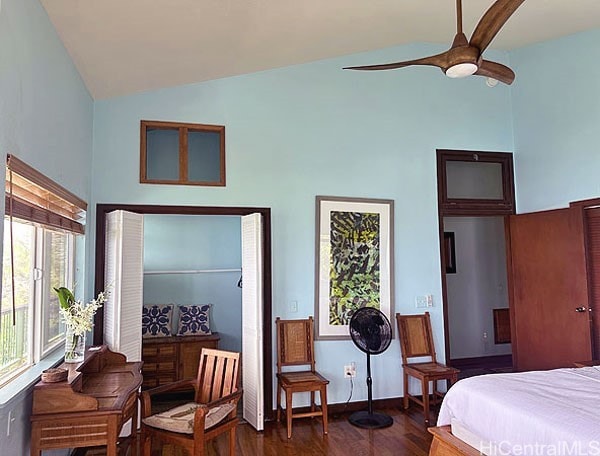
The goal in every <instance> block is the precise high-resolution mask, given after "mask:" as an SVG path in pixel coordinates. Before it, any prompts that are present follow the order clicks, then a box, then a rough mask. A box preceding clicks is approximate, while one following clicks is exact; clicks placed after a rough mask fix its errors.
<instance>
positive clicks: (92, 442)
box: [31, 345, 142, 456]
mask: <svg viewBox="0 0 600 456" xmlns="http://www.w3.org/2000/svg"><path fill="white" fill-rule="evenodd" d="M60 367H63V368H65V369H68V370H69V377H68V379H67V380H65V381H63V382H59V383H44V382H41V381H40V382H38V383H37V384H36V385H35V386H34V389H33V409H32V414H31V456H40V455H41V452H42V450H44V449H51V448H79V447H88V446H97V445H106V454H107V456H117V441H118V438H119V432H120V431H121V428H122V427H123V424H124V423H126V422H127V421H128V420H129V419H131V418H133V420H134V421H136V420H137V392H138V389H139V387H140V385H141V384H142V375H141V369H142V363H141V362H130V363H128V362H126V358H125V356H124V355H122V354H120V353H115V352H112V351H110V350H109V349H108V348H107V347H106V346H104V345H103V346H101V347H99V348H97V349H95V350H94V349H88V351H87V352H86V355H85V359H84V361H83V362H82V363H80V364H70V363H64V364H62V365H61V366H60ZM136 424H137V423H134V425H133V426H132V429H133V432H135V431H136V427H137V426H136Z"/></svg>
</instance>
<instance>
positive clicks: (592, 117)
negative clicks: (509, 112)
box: [510, 30, 600, 212]
mask: <svg viewBox="0 0 600 456" xmlns="http://www.w3.org/2000/svg"><path fill="white" fill-rule="evenodd" d="M510 61H511V66H512V67H513V69H514V70H515V72H516V74H517V80H516V81H515V84H514V87H513V95H512V101H513V123H514V135H515V149H516V164H515V168H516V183H517V186H516V187H517V206H518V210H519V212H532V211H536V210H542V209H548V208H555V207H564V206H567V205H568V203H569V202H571V201H576V200H581V199H587V198H596V197H598V196H600V178H599V176H600V128H599V127H598V126H599V125H600V63H599V62H600V30H593V31H590V32H585V33H579V34H577V35H572V36H569V37H566V38H562V39H558V40H553V41H548V42H545V43H541V44H538V45H534V46H530V47H527V48H524V49H520V50H517V51H514V52H511V54H510Z"/></svg>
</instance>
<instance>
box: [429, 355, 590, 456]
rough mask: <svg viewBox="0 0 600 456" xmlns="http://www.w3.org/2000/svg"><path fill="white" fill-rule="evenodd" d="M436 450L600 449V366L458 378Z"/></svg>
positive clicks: (442, 455) (437, 431)
mask: <svg viewBox="0 0 600 456" xmlns="http://www.w3.org/2000/svg"><path fill="white" fill-rule="evenodd" d="M437 425H438V427H435V428H431V429H430V432H431V433H432V434H433V436H434V438H433V442H432V445H431V449H430V453H429V454H430V455H434V456H446V455H468V456H471V455H473V456H474V455H480V454H485V455H490V456H492V455H510V454H515V455H519V454H520V455H546V454H554V455H571V454H572V455H575V454H577V455H582V454H586V455H593V454H597V455H600V367H599V366H595V367H581V368H572V369H570V368H569V369H555V370H551V371H533V372H520V373H513V374H492V375H482V376H478V377H471V378H467V379H464V380H461V381H459V382H458V383H456V384H455V385H454V386H452V388H450V390H449V391H448V393H447V394H446V397H445V398H444V401H443V403H442V407H441V409H440V414H439V417H438V422H437Z"/></svg>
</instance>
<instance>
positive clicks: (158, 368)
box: [142, 333, 220, 389]
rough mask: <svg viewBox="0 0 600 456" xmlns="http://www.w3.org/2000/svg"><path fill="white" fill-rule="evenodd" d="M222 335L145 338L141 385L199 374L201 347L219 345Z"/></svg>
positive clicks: (151, 386) (215, 346)
mask: <svg viewBox="0 0 600 456" xmlns="http://www.w3.org/2000/svg"><path fill="white" fill-rule="evenodd" d="M219 340H220V336H219V334H218V333H212V334H209V335H205V336H170V337H150V338H146V339H143V340H142V361H144V365H143V367H142V375H143V377H144V381H143V383H142V388H144V389H146V388H154V387H155V386H160V385H165V384H167V383H172V382H175V381H177V380H186V379H193V378H196V375H197V374H198V364H199V361H200V352H201V351H202V348H219Z"/></svg>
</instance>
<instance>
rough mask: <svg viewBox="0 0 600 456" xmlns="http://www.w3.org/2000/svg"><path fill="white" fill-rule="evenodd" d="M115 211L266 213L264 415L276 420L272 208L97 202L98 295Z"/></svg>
mask: <svg viewBox="0 0 600 456" xmlns="http://www.w3.org/2000/svg"><path fill="white" fill-rule="evenodd" d="M115 210H123V211H129V212H135V213H138V214H144V215H146V214H157V215H237V216H243V215H249V214H254V213H259V214H261V215H262V222H263V230H262V232H263V235H262V237H263V238H262V255H263V360H264V368H263V375H264V378H265V382H264V414H265V419H267V420H271V419H273V405H272V404H273V382H272V380H271V379H272V375H273V366H272V364H273V359H272V352H273V347H272V345H273V343H272V329H271V318H272V309H273V300H272V283H271V278H272V260H271V208H265V207H219V206H161V205H145V204H97V205H96V257H95V272H94V290H95V292H94V295H96V294H98V293H99V292H100V291H102V290H103V289H104V267H105V260H106V258H105V245H106V214H107V213H109V212H112V211H115ZM103 334H104V308H103V307H100V309H98V311H97V312H96V315H95V316H94V345H101V344H102V343H103Z"/></svg>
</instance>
